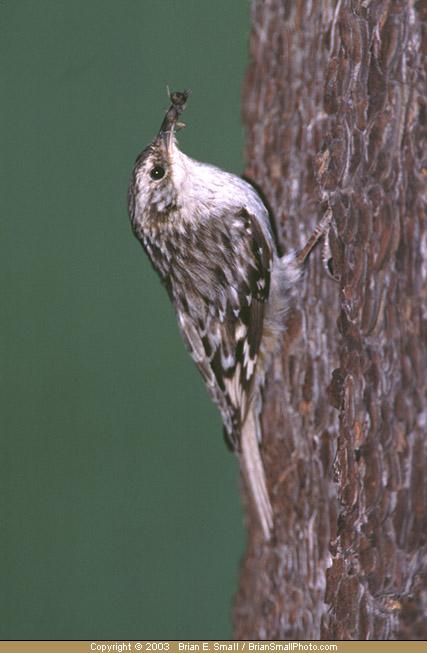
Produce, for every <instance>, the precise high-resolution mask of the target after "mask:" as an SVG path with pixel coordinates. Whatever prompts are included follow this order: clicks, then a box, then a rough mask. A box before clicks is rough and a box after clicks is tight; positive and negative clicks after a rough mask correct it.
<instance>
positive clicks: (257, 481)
mask: <svg viewBox="0 0 427 653" xmlns="http://www.w3.org/2000/svg"><path fill="white" fill-rule="evenodd" d="M259 435H260V424H259V417H258V414H257V413H256V411H255V410H254V409H252V410H250V411H249V413H248V415H247V417H246V420H245V422H244V424H243V427H242V430H241V436H240V456H239V457H240V463H241V467H242V471H243V475H244V478H245V481H246V483H247V485H248V487H249V491H250V494H251V498H252V501H253V503H254V506H255V510H256V513H257V516H258V521H259V523H260V526H261V528H262V530H263V533H264V537H265V539H266V540H269V539H270V537H271V531H272V529H273V510H272V507H271V503H270V498H269V496H268V490H267V483H266V479H265V472H264V466H263V464H262V459H261V452H260V449H259V442H260V438H259V437H258V436H259Z"/></svg>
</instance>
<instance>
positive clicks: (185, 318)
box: [128, 92, 301, 538]
mask: <svg viewBox="0 0 427 653" xmlns="http://www.w3.org/2000/svg"><path fill="white" fill-rule="evenodd" d="M188 94H189V92H184V93H182V94H180V93H175V94H173V95H171V99H172V106H171V108H170V109H169V111H168V113H167V115H166V117H165V119H164V121H163V123H162V126H161V128H160V131H159V133H158V135H157V136H156V138H155V139H154V140H153V141H152V142H151V143H150V144H149V145H148V146H147V147H146V148H145V150H144V151H143V152H142V153H141V155H140V156H139V157H138V159H137V161H136V163H135V167H134V170H133V173H132V177H131V181H130V185H129V194H128V208H129V215H130V218H131V223H132V229H133V232H134V234H135V236H136V237H137V238H138V240H139V241H140V242H141V244H142V245H143V247H144V249H145V251H146V252H147V254H148V256H149V257H150V260H151V262H152V264H153V266H154V268H155V269H156V271H157V272H158V274H159V276H160V278H161V280H162V282H163V284H164V286H165V288H166V290H167V292H168V294H169V297H170V299H171V301H172V304H173V306H174V309H175V312H176V316H177V319H178V324H179V327H180V330H181V333H182V335H183V338H184V342H185V345H186V347H187V349H188V351H189V352H190V354H191V356H192V358H193V360H194V361H195V363H196V365H197V367H198V369H199V370H200V372H201V374H202V377H203V379H204V381H205V383H206V386H207V388H208V390H209V392H210V394H211V397H212V399H213V400H214V402H215V403H216V404H217V406H218V408H219V410H220V412H221V416H222V420H223V423H224V428H225V432H226V435H227V438H228V440H229V443H230V444H231V446H232V448H233V449H234V450H235V451H236V453H237V455H238V458H239V460H240V463H241V467H242V469H243V472H244V476H245V478H246V481H247V483H248V486H249V489H250V491H251V494H252V497H253V500H254V504H255V506H256V510H257V514H258V518H259V522H260V525H261V527H262V530H263V532H264V535H265V537H266V538H268V537H269V536H270V531H271V529H272V527H273V513H272V508H271V504H270V500H269V495H268V490H267V485H266V479H265V473H264V468H263V464H262V459H261V453H260V443H261V432H260V426H259V411H260V409H261V388H262V385H263V383H264V378H265V374H266V371H267V369H268V366H269V364H270V362H271V358H272V356H273V354H274V353H275V352H276V351H277V350H278V348H279V347H280V344H281V340H282V336H283V331H284V328H285V320H284V317H285V313H286V310H287V308H288V305H289V296H290V295H289V293H290V289H291V287H292V286H293V285H294V284H295V282H296V281H298V279H299V278H300V276H301V261H299V262H298V259H297V258H296V257H295V256H294V255H293V254H289V255H287V256H286V257H283V258H279V256H278V254H277V250H276V247H275V244H274V239H273V235H272V230H271V225H270V221H269V215H268V211H267V209H266V207H265V206H264V204H263V202H262V200H261V198H260V197H259V195H258V194H257V193H256V191H255V190H254V188H253V187H252V186H251V185H250V184H248V183H247V182H246V181H244V180H243V179H241V178H239V177H237V176H235V175H232V174H230V173H227V172H224V171H223V170H220V169H219V168H216V167H215V166H212V165H209V164H206V163H199V162H198V161H195V160H194V159H191V158H190V157H187V156H186V155H185V154H183V153H182V152H181V151H180V150H179V149H178V146H177V143H176V139H175V134H174V129H175V125H176V121H177V119H178V117H179V115H180V113H181V112H182V110H183V109H184V107H185V102H186V100H187V97H188Z"/></svg>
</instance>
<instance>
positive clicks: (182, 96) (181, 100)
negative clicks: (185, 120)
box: [157, 89, 191, 153]
mask: <svg viewBox="0 0 427 653" xmlns="http://www.w3.org/2000/svg"><path fill="white" fill-rule="evenodd" d="M190 93H191V89H187V90H186V91H183V92H182V93H180V92H179V91H176V92H175V93H169V98H170V100H171V101H172V105H171V107H170V108H169V110H168V112H167V114H166V116H165V117H164V119H163V122H162V124H161V126H160V129H159V133H158V134H157V139H158V140H160V139H163V142H164V145H165V148H166V150H167V152H169V153H170V152H171V149H172V146H173V142H174V131H175V127H176V125H177V120H178V118H179V116H180V115H181V113H182V112H183V111H184V109H185V107H186V104H187V98H188V96H189V95H190Z"/></svg>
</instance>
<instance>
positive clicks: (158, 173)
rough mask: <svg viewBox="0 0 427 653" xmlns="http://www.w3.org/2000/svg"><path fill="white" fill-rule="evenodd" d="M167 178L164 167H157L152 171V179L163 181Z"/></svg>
mask: <svg viewBox="0 0 427 653" xmlns="http://www.w3.org/2000/svg"><path fill="white" fill-rule="evenodd" d="M164 176H165V169H164V168H162V166H155V167H154V168H152V169H151V170H150V177H151V179H156V180H157V179H162V177H164Z"/></svg>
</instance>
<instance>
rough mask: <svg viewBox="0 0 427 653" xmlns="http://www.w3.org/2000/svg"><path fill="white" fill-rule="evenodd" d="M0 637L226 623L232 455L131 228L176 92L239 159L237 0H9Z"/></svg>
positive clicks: (237, 547)
mask: <svg viewBox="0 0 427 653" xmlns="http://www.w3.org/2000/svg"><path fill="white" fill-rule="evenodd" d="M0 25H1V28H0V29H1V34H0V37H1V38H0V62H1V63H0V67H1V89H2V99H3V102H2V105H3V110H2V121H1V151H0V156H1V193H0V202H1V241H0V266H1V474H0V486H1V487H0V502H1V515H0V517H1V534H0V547H1V551H0V584H1V605H0V638H1V639H68V638H70V639H77V638H78V639H91V638H103V639H109V638H112V639H115V638H146V639H148V638H226V637H229V636H230V634H231V623H230V607H231V599H232V595H233V592H234V591H235V589H236V586H237V578H238V569H239V560H240V557H241V555H242V553H243V548H244V529H243V519H242V510H241V506H240V499H239V491H238V481H237V478H238V470H237V464H236V461H235V460H234V457H233V456H232V455H231V454H230V453H229V452H228V451H227V449H226V447H225V445H224V443H223V440H222V435H221V421H220V418H219V415H218V413H217V410H216V408H215V407H214V406H213V404H211V401H210V399H209V396H208V393H207V391H206V390H205V388H204V386H203V383H202V380H201V378H200V377H199V375H198V372H197V370H196V369H195V367H194V366H193V363H192V362H191V360H190V358H189V356H188V354H187V353H186V351H185V350H184V346H183V344H182V341H181V336H180V334H179V332H178V328H177V325H176V321H175V316H174V314H173V311H172V308H171V306H170V305H169V300H168V298H167V295H166V293H165V291H164V290H163V288H162V287H161V285H160V282H159V281H158V279H157V277H156V275H155V274H154V272H153V271H152V269H151V266H150V264H149V262H148V260H147V259H146V257H145V254H144V252H143V250H142V248H141V246H140V245H139V244H138V242H137V241H136V240H135V239H134V238H133V236H132V234H131V230H130V226H129V221H128V217H127V211H126V192H127V184H128V180H129V177H130V173H131V169H132V166H133V162H134V160H135V158H136V156H137V155H138V153H139V152H140V151H141V150H142V149H143V148H144V147H145V145H146V144H147V143H148V141H150V140H151V138H152V137H153V136H154V134H155V133H156V131H157V129H158V127H159V126H160V123H161V121H162V119H163V116H164V113H163V109H164V108H165V107H167V106H168V98H167V95H166V84H169V85H170V88H171V90H183V89H184V88H188V87H191V88H192V89H193V94H192V96H191V98H190V100H189V103H188V107H187V109H186V112H185V117H184V121H185V123H186V125H187V128H186V129H185V130H184V131H183V132H181V133H180V135H179V140H180V145H181V148H182V149H183V150H184V151H185V152H186V153H187V154H189V155H191V156H193V157H195V158H197V159H200V160H204V161H209V162H211V163H215V164H217V165H219V166H221V167H223V168H225V169H227V170H230V171H232V172H236V173H240V172H241V171H242V169H243V160H242V151H243V129H242V125H241V122H240V89H241V83H242V79H243V75H244V71H245V68H246V65H247V60H248V54H247V51H248V46H247V42H248V34H249V28H250V18H249V3H248V2H247V0H233V1H230V0H215V2H213V1H212V0H193V1H190V0H185V1H178V0H161V1H157V2H156V1H155V0H134V1H131V0H116V1H113V0H85V1H82V0H78V1H76V0H73V1H71V0H70V1H65V0H50V1H48V0H37V1H34V0H2V1H1V2H0Z"/></svg>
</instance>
